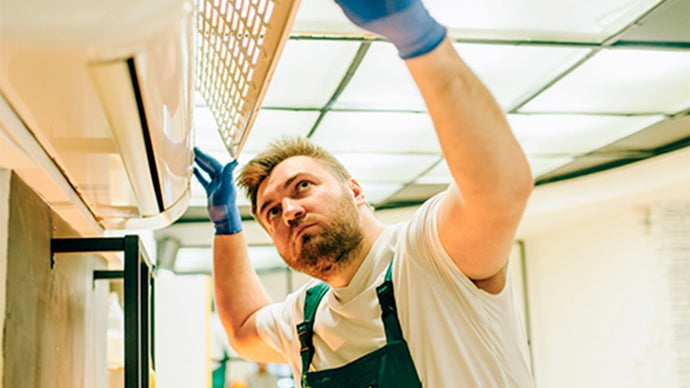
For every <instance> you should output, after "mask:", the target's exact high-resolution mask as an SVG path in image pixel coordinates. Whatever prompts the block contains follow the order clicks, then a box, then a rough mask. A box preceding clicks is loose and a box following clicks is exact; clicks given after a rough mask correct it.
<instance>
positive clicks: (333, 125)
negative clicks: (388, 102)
mask: <svg viewBox="0 0 690 388" xmlns="http://www.w3.org/2000/svg"><path fill="white" fill-rule="evenodd" d="M311 139H312V140H314V141H315V142H316V143H317V144H320V145H322V146H324V147H326V148H327V149H329V150H331V151H333V152H343V151H345V152H347V151H351V150H356V151H358V152H404V153H439V154H440V152H441V148H440V146H439V145H438V140H436V134H435V132H434V126H433V124H432V122H431V118H430V117H429V115H428V114H426V113H397V112H329V113H327V114H326V115H325V116H324V118H323V120H322V121H321V124H320V125H319V127H318V129H317V131H316V132H315V133H314V134H313V135H312V137H311Z"/></svg>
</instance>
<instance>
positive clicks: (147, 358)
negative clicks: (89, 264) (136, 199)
mask: <svg viewBox="0 0 690 388" xmlns="http://www.w3.org/2000/svg"><path fill="white" fill-rule="evenodd" d="M50 248H51V258H50V260H51V268H52V267H53V265H54V259H53V255H55V254H58V253H89V252H124V270H123V271H118V270H113V271H109V270H96V271H94V272H93V280H94V281H96V280H99V279H122V278H124V282H125V284H124V289H125V306H124V310H125V349H124V351H125V388H148V387H149V370H150V369H155V367H154V366H155V357H154V344H155V341H154V330H153V327H154V326H153V324H154V296H155V292H154V290H155V287H154V276H153V269H154V268H153V267H154V266H153V264H152V263H151V260H150V259H149V257H148V255H147V254H146V250H145V249H144V247H143V245H142V244H141V241H140V239H139V236H136V235H127V236H125V237H97V238H57V239H52V240H51V244H50Z"/></svg>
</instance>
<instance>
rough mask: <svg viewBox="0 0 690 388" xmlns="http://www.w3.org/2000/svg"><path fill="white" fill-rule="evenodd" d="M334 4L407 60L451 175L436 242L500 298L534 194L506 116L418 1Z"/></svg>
mask: <svg viewBox="0 0 690 388" xmlns="http://www.w3.org/2000/svg"><path fill="white" fill-rule="evenodd" d="M336 1H337V2H338V4H340V6H341V7H342V8H343V10H344V11H345V14H346V15H347V16H348V17H349V18H350V20H352V21H353V22H354V23H355V24H358V25H359V26H361V27H363V28H365V29H368V30H369V31H372V32H374V33H377V34H379V35H382V36H383V37H385V38H387V39H388V40H390V41H391V42H392V43H393V44H394V45H395V46H396V47H397V48H398V52H399V55H400V57H401V58H402V59H404V60H405V63H406V64H407V67H408V69H409V70H410V72H411V74H412V76H413V78H414V79H415V82H416V83H417V86H418V88H419V90H420V92H421V94H422V96H423V98H424V101H425V103H426V105H427V108H428V110H429V114H430V115H431V118H432V120H433V122H434V127H435V129H436V134H437V136H438V139H439V142H440V144H441V149H442V151H443V155H444V156H445V158H446V162H447V163H448V167H449V169H450V171H451V174H452V176H453V183H452V184H451V186H450V188H449V189H448V191H447V192H446V194H445V196H444V198H443V200H442V204H441V207H440V209H439V217H438V229H439V237H440V239H441V243H442V244H443V247H444V248H445V250H446V251H447V252H448V254H449V255H450V257H451V258H452V259H453V261H454V262H455V264H456V265H457V266H458V268H459V269H460V270H461V271H462V272H463V273H465V274H466V275H467V276H468V277H469V278H470V279H472V280H474V281H475V283H476V284H477V285H478V286H479V287H480V288H483V289H485V290H487V291H489V292H498V291H500V290H501V289H502V288H503V284H504V280H505V278H504V275H505V274H504V271H503V268H504V267H505V264H506V261H507V258H508V253H509V251H510V248H511V245H512V242H513V238H514V235H515V230H516V229H517V226H518V223H519V220H520V218H521V216H522V212H523V211H524V207H525V204H526V202H527V198H528V197H529V194H530V192H531V189H532V177H531V174H530V170H529V166H528V164H527V161H526V159H525V156H524V154H523V152H522V150H521V148H520V146H519V145H518V143H517V141H516V140H515V138H514V136H513V134H512V132H511V131H510V128H509V127H508V124H507V121H506V118H505V115H504V114H503V112H502V111H501V109H500V107H499V106H498V104H497V103H496V101H495V100H494V98H493V97H492V96H491V94H490V93H489V91H488V90H487V89H486V87H485V86H484V85H483V84H482V83H481V81H480V80H479V79H478V78H477V77H476V76H475V75H474V74H473V72H472V71H471V70H470V69H469V67H467V65H466V64H465V63H464V62H463V61H462V60H461V59H460V57H459V56H458V54H457V52H456V51H455V49H454V48H453V46H452V45H451V43H450V41H449V40H448V38H447V37H446V31H445V28H443V27H442V26H440V25H439V24H438V23H437V22H436V21H435V20H434V19H433V18H432V17H431V16H430V15H429V14H428V12H427V11H426V9H425V8H424V7H423V5H422V4H421V1H419V0H336Z"/></svg>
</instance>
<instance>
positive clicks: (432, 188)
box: [388, 183, 448, 205]
mask: <svg viewBox="0 0 690 388" xmlns="http://www.w3.org/2000/svg"><path fill="white" fill-rule="evenodd" d="M446 188H448V184H447V183H445V184H417V183H414V184H410V185H407V186H405V187H403V188H402V189H401V190H399V191H398V192H397V193H395V194H394V195H393V196H391V197H390V198H388V200H389V201H390V203H391V204H402V205H404V204H406V203H421V202H423V201H424V200H426V199H428V198H431V197H433V196H434V195H436V194H438V193H440V192H441V191H443V190H445V189H446Z"/></svg>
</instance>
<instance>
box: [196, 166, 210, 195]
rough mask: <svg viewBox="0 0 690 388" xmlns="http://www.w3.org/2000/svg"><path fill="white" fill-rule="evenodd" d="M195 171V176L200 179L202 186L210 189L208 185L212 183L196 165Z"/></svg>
mask: <svg viewBox="0 0 690 388" xmlns="http://www.w3.org/2000/svg"><path fill="white" fill-rule="evenodd" d="M193 171H194V176H195V177H196V179H197V180H198V181H199V183H201V186H202V187H203V188H204V190H207V191H208V187H209V185H210V184H211V183H210V182H209V181H208V180H206V178H205V177H204V176H203V175H202V174H201V171H199V169H198V168H196V167H194V169H193Z"/></svg>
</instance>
